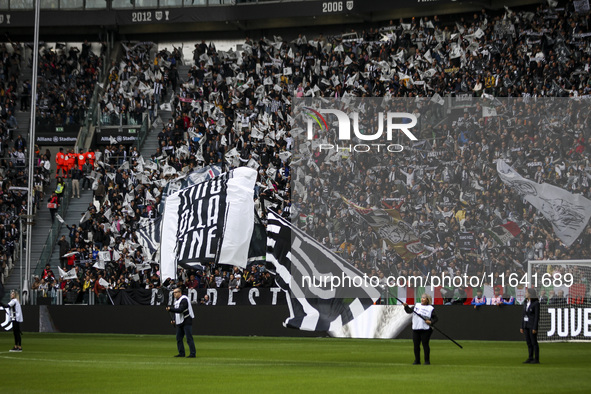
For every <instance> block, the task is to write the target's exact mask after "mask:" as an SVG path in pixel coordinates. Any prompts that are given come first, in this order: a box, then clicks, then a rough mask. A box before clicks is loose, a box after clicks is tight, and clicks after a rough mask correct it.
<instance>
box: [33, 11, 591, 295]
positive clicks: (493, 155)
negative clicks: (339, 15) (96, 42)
mask: <svg viewBox="0 0 591 394" xmlns="http://www.w3.org/2000/svg"><path fill="white" fill-rule="evenodd" d="M588 19H589V15H588V14H576V13H574V12H573V10H572V9H570V8H567V9H555V8H551V7H548V6H539V7H538V8H536V9H531V10H528V11H519V12H512V11H510V10H506V12H505V13H504V14H498V15H494V16H493V15H488V14H487V12H486V11H484V10H483V11H482V12H480V13H477V14H474V15H473V17H471V18H461V19H460V20H459V21H458V22H457V23H452V24H450V23H443V22H442V21H440V20H439V18H438V17H436V16H435V17H432V18H422V19H418V18H417V19H415V18H413V19H412V20H411V21H402V20H401V21H398V22H390V24H388V25H387V26H385V27H384V26H382V27H380V26H374V27H373V28H369V29H368V30H366V31H362V32H354V31H351V32H347V33H346V34H343V35H342V36H334V37H324V36H322V35H321V36H318V37H316V38H314V39H312V40H308V39H307V38H306V37H304V36H303V35H301V36H300V37H298V38H297V39H295V40H293V41H289V42H288V41H285V40H283V39H282V38H281V37H274V40H268V39H261V40H259V41H254V40H251V39H249V38H247V39H246V40H245V43H244V44H243V46H242V51H239V52H232V51H230V52H222V51H217V50H216V48H215V47H214V46H213V45H209V46H208V45H206V44H205V43H201V44H196V45H195V52H194V54H195V56H194V59H195V66H194V67H193V68H192V69H191V70H190V71H189V75H187V76H182V75H181V76H179V75H178V72H177V71H176V66H175V65H176V64H177V63H180V61H182V58H181V54H180V51H178V50H176V49H175V50H174V51H173V53H168V52H167V51H161V52H158V53H156V54H155V55H154V51H152V49H153V48H152V47H151V46H150V45H149V44H145V43H140V44H137V45H134V46H126V47H125V48H124V49H125V51H124V52H125V55H124V59H123V62H122V63H121V64H120V65H119V66H116V67H113V68H112V69H111V70H110V74H109V77H108V79H109V81H108V83H109V85H108V86H107V87H106V89H105V93H104V95H103V99H102V102H101V111H102V114H103V116H104V123H103V124H109V122H110V123H111V124H112V123H113V121H112V119H113V114H115V116H116V117H118V116H119V114H122V113H126V111H128V113H129V117H130V118H134V117H137V116H138V115H137V114H138V113H139V114H143V113H145V112H148V113H149V114H150V115H149V116H150V117H151V118H155V116H156V115H157V112H158V109H159V108H168V106H170V109H171V110H172V111H173V118H172V120H170V121H167V120H166V119H162V121H163V123H162V124H161V125H160V124H159V123H158V122H156V123H155V124H156V125H158V126H159V127H162V129H161V130H160V132H159V134H158V139H159V144H160V147H159V148H158V150H157V151H156V152H153V154H151V157H149V158H148V157H147V156H146V157H142V156H141V155H140V154H139V152H138V151H137V150H135V149H133V148H132V149H130V148H128V147H126V146H123V145H121V146H115V145H111V146H108V147H106V148H105V149H104V150H103V151H97V152H96V157H97V160H96V165H95V166H94V170H93V171H92V173H89V174H88V177H89V178H90V179H91V180H92V183H93V185H92V188H93V190H94V197H95V201H96V202H97V203H93V204H91V205H90V206H89V210H88V213H87V215H85V218H84V220H83V221H82V222H81V223H80V224H75V225H73V226H72V228H71V229H70V240H69V241H68V240H66V239H63V240H61V241H60V242H61V244H60V250H61V245H64V249H63V250H61V252H62V251H63V253H61V252H60V254H61V255H62V256H63V255H65V254H67V253H69V252H76V253H77V254H73V255H71V257H70V258H69V259H68V260H64V261H63V263H62V264H63V265H64V268H67V269H69V267H75V268H74V269H75V270H76V272H77V274H76V276H77V279H74V280H66V281H62V282H61V283H60V282H59V280H57V281H55V284H54V285H53V286H54V287H56V286H57V287H61V288H62V289H64V290H65V291H66V292H68V291H70V292H73V293H72V294H78V295H76V296H75V297H74V296H72V298H71V300H75V299H78V298H79V297H80V290H82V291H84V290H86V289H89V288H92V289H94V291H95V292H96V293H97V295H100V294H104V286H101V285H100V284H99V279H104V280H106V281H107V282H108V283H109V286H111V287H113V288H128V287H134V288H140V287H142V288H158V287H162V286H165V287H166V286H172V285H173V284H172V283H170V281H165V283H161V281H160V279H159V278H158V275H157V273H158V266H157V264H155V263H154V262H153V261H154V256H153V255H152V253H151V252H149V251H148V250H147V249H148V248H147V247H146V244H145V243H143V242H142V240H140V239H138V230H139V229H140V228H142V227H143V226H144V225H145V224H146V223H147V222H148V221H150V220H152V219H155V218H158V217H159V216H160V211H159V208H158V207H159V205H160V202H161V198H162V195H163V193H165V192H166V185H167V183H169V182H170V181H174V179H175V178H177V177H178V176H179V175H180V174H181V173H183V172H187V171H192V170H196V169H199V168H202V167H203V166H206V165H216V164H217V165H220V166H222V169H224V170H225V169H228V168H232V167H237V166H242V165H246V166H250V167H253V168H255V169H257V170H258V171H259V178H258V180H257V186H256V189H255V197H256V204H257V209H258V213H259V215H260V216H261V217H262V218H263V219H264V217H265V210H266V208H271V209H274V210H276V211H278V212H280V213H281V214H282V215H284V216H285V217H291V218H292V219H300V220H298V223H299V224H300V226H301V227H302V228H306V230H307V232H308V233H309V234H311V235H312V236H314V237H315V238H316V239H317V240H318V241H319V242H321V243H323V244H325V245H326V246H327V247H329V248H330V249H332V250H334V251H336V252H337V253H340V254H341V255H342V256H343V257H344V258H346V259H347V260H349V261H351V262H352V263H353V264H354V265H355V266H357V267H358V268H359V269H360V270H362V271H363V272H365V273H368V274H369V275H372V276H378V277H380V278H383V277H385V276H389V275H395V276H408V275H418V276H422V277H427V276H429V275H440V274H441V273H443V274H444V275H449V276H452V277H453V276H456V275H460V276H461V275H464V274H468V275H482V274H483V273H485V272H486V273H492V274H494V275H495V277H498V275H499V274H502V273H509V272H518V273H519V274H524V262H525V261H526V260H528V259H532V258H541V259H549V260H553V259H583V258H587V259H588V258H591V251H590V250H589V248H588V247H587V246H588V245H589V244H590V243H591V229H590V228H589V226H587V227H586V229H585V230H584V232H583V234H582V235H581V236H580V237H579V239H578V240H577V241H576V242H575V243H573V244H572V245H571V246H570V247H566V246H565V244H564V243H563V242H562V241H561V240H560V239H559V238H558V237H557V235H556V234H555V233H554V231H553V229H552V227H551V226H550V223H549V222H548V220H546V219H545V218H544V217H542V216H541V215H539V214H538V213H537V212H536V210H535V209H533V208H532V207H531V206H530V205H528V204H525V203H524V202H523V201H522V199H521V198H520V197H519V196H518V194H516V193H515V192H514V191H512V190H511V189H510V188H508V187H506V186H505V185H504V184H503V183H502V181H501V180H500V179H499V177H498V176H497V175H496V167H495V164H494V163H495V161H496V160H498V159H502V160H505V161H506V162H507V163H509V164H511V165H512V166H513V167H514V168H515V169H516V170H517V171H518V172H520V173H521V174H522V175H524V176H526V177H528V178H530V179H534V180H535V181H536V182H549V183H552V184H554V185H556V186H559V187H561V188H564V189H566V190H568V191H570V192H573V193H579V194H582V195H584V196H586V197H587V198H590V197H591V188H590V187H589V178H590V176H589V148H588V144H589V142H590V141H589V139H590V138H591V136H590V135H589V131H588V130H589V124H588V122H589V121H588V118H587V116H588V115H587V114H588V111H586V112H585V111H578V112H575V111H574V110H575V109H577V108H578V109H580V107H576V106H575V107H572V106H571V107H568V106H567V107H565V108H566V109H567V110H570V111H571V112H570V113H569V114H568V115H569V116H567V117H565V118H564V120H565V121H566V124H562V125H560V126H559V127H556V126H552V127H545V126H544V127H542V125H543V124H545V123H544V122H545V120H544V119H543V118H544V111H545V107H544V106H543V105H541V104H539V103H540V102H541V100H540V99H542V98H550V97H571V98H572V97H578V98H580V99H581V100H586V99H587V97H588V96H589V93H590V92H591V80H590V79H589V72H590V70H589V68H590V67H591V48H590V46H589V45H590V43H591V42H590V40H589V36H591V34H589V35H588V34H587V31H586V26H588ZM184 78H186V79H184ZM168 89H170V92H172V93H173V94H172V95H171V100H170V102H167V103H165V102H163V101H164V98H165V97H166V94H165V92H166V91H168ZM445 96H455V97H456V99H464V100H465V99H466V98H467V97H472V99H468V101H469V102H471V103H473V104H472V105H467V106H463V107H462V106H460V107H459V108H461V111H459V112H458V111H457V110H456V111H453V112H452V115H449V116H446V117H445V120H446V121H445V122H442V123H441V124H439V125H438V124H436V123H433V124H429V123H428V122H427V121H425V124H424V125H423V126H424V127H422V128H421V131H420V133H421V134H420V138H419V140H420V142H418V143H416V144H410V145H408V146H407V149H405V150H404V151H403V152H401V153H399V154H397V155H396V157H395V158H392V157H391V156H386V155H384V156H379V155H367V154H366V155H364V154H355V155H353V154H351V155H350V156H349V157H348V158H347V157H343V155H341V156H340V157H339V160H332V159H331V155H330V154H326V153H323V152H319V151H316V152H313V153H312V154H311V155H310V156H305V154H303V153H302V152H296V151H295V150H294V147H295V144H296V142H297V138H298V136H297V135H296V134H297V130H296V129H297V127H296V125H297V124H298V122H299V121H300V120H301V118H300V119H297V116H295V115H293V113H292V108H293V100H294V99H295V98H306V97H316V98H318V97H323V98H340V99H344V100H345V101H346V100H350V99H351V98H352V97H364V98H365V97H392V98H415V97H418V98H419V99H417V100H415V102H419V103H420V102H421V99H420V98H423V102H424V101H425V100H426V102H428V103H429V106H431V107H434V109H433V110H432V112H433V113H436V114H441V112H442V111H441V110H439V109H437V108H438V106H439V107H442V101H443V99H442V97H445ZM477 97H480V98H483V99H485V100H488V102H489V103H490V105H491V106H493V107H495V114H492V113H490V112H487V113H486V114H485V113H484V110H483V108H482V106H481V104H479V102H477V101H478V100H477V99H476V98H477ZM505 97H506V99H503V98H505ZM458 101H461V100H458ZM443 102H444V101H443ZM584 102H585V101H580V103H584ZM413 105H415V106H416V105H417V104H413ZM581 105H582V104H581ZM130 108H133V110H129V109H130ZM519 111H524V112H523V113H521V114H520V113H519ZM134 113H135V115H134ZM524 114H527V116H525V117H524ZM485 115H486V116H485ZM136 119H138V118H136ZM516 119H517V120H516ZM521 121H522V123H520V122H521ZM292 134H293V135H292ZM333 138H334V136H332V137H331V136H329V137H328V141H327V142H333ZM294 139H295V141H294ZM298 147H299V146H298ZM294 153H296V154H295V155H294ZM345 156H346V155H345ZM332 157H334V156H332ZM419 157H424V158H425V160H419ZM292 160H293V162H295V163H296V164H295V165H291V164H292ZM306 178H307V179H306ZM341 197H346V198H347V199H348V200H350V201H351V202H352V203H355V204H357V205H360V206H362V207H372V206H373V207H381V208H395V209H396V210H397V211H398V212H399V215H400V220H401V222H403V223H405V224H406V228H408V229H409V231H412V232H413V233H414V234H415V236H417V237H418V238H419V239H420V240H421V242H422V244H423V245H424V247H425V251H424V252H423V253H422V254H420V255H418V256H413V258H402V257H401V256H400V254H399V253H396V252H395V251H394V248H393V247H392V246H388V247H386V248H384V247H383V244H382V242H381V240H380V239H378V237H377V235H376V232H375V231H374V230H373V229H372V228H371V227H370V226H368V225H367V224H364V223H363V222H362V220H361V219H360V217H359V215H358V214H357V213H355V212H354V210H353V209H352V208H351V206H349V205H347V203H346V202H345V201H343V199H342V198H341ZM507 221H512V222H514V223H516V224H517V225H518V227H519V228H520V233H519V235H517V236H516V237H514V238H513V239H511V240H509V241H507V242H506V243H505V244H499V243H498V242H496V241H495V240H494V238H493V237H492V236H491V233H490V231H489V230H491V229H493V228H495V227H498V226H499V225H501V224H504V223H506V222H507ZM466 232H472V233H473V234H474V240H473V242H474V247H471V248H469V249H462V248H460V246H459V239H458V237H459V235H460V234H461V233H466ZM101 252H108V256H106V255H104V254H102V255H101ZM101 256H103V257H101ZM76 261H78V262H79V263H80V264H78V265H76V264H75V262H76ZM97 262H98V264H97ZM102 264H105V266H104V269H103V268H102ZM93 266H94V267H93ZM252 267H253V268H249V269H246V270H243V271H241V270H238V269H237V268H236V267H224V266H219V267H218V266H208V267H206V268H205V270H204V272H202V273H201V272H186V271H185V270H182V269H181V270H180V272H179V278H180V279H179V281H180V282H181V284H182V285H184V286H186V287H196V286H197V287H210V286H215V287H224V286H227V285H229V283H230V282H232V279H231V278H230V275H234V278H233V281H234V282H233V283H234V284H236V285H237V286H266V285H270V283H271V280H270V279H269V274H268V272H265V271H266V270H265V268H264V265H263V264H261V265H257V264H255V265H253V266H252ZM556 269H558V270H560V267H556ZM261 271H263V272H262V273H261ZM225 278H227V279H225ZM237 278H241V279H240V280H238V279H237ZM40 280H46V282H47V278H40ZM493 282H496V280H493ZM103 283H104V282H103ZM491 284H500V283H491ZM102 300H104V296H103V297H102Z"/></svg>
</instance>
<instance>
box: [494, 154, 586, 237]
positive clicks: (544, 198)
mask: <svg viewBox="0 0 591 394" xmlns="http://www.w3.org/2000/svg"><path fill="white" fill-rule="evenodd" d="M497 171H498V173H499V177H500V178H501V180H502V181H503V182H505V183H506V184H507V185H508V186H509V187H511V188H512V189H513V190H514V191H515V192H517V193H519V194H520V195H521V196H522V197H523V198H524V199H525V200H526V201H527V202H529V203H530V204H531V205H533V206H534V207H535V208H536V209H537V210H538V211H540V212H541V213H542V215H544V217H545V218H546V219H547V220H548V221H549V222H550V223H551V224H552V228H554V232H555V233H556V235H557V236H558V238H560V240H561V241H562V242H564V244H565V245H566V246H570V245H572V243H573V242H575V240H576V239H577V238H578V237H579V235H580V234H581V232H582V231H583V230H584V229H585V226H586V225H587V223H588V222H589V218H590V217H591V201H589V200H588V199H586V198H585V197H583V196H582V195H580V194H572V193H569V192H568V191H566V190H564V189H561V188H559V187H557V186H554V185H550V184H548V183H541V184H539V183H536V182H534V181H530V180H529V179H526V178H524V177H522V176H521V175H519V173H518V172H517V171H515V170H514V169H513V168H511V167H510V166H509V165H507V163H505V162H504V161H503V160H497Z"/></svg>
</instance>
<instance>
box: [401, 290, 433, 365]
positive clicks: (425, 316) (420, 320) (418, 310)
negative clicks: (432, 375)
mask: <svg viewBox="0 0 591 394" xmlns="http://www.w3.org/2000/svg"><path fill="white" fill-rule="evenodd" d="M403 305H404V310H405V311H406V313H412V314H413V315H412V342H413V344H414V351H415V361H414V362H413V365H419V364H420V363H421V343H422V344H423V351H424V352H425V365H430V364H431V357H430V356H431V349H430V348H429V339H431V334H432V333H433V329H432V328H431V325H432V324H435V323H436V322H437V320H439V319H438V318H437V315H435V310H434V308H433V305H431V296H429V295H428V294H426V293H424V294H423V295H422V296H421V302H420V303H417V304H416V305H414V306H409V305H408V304H407V303H404V304H403Z"/></svg>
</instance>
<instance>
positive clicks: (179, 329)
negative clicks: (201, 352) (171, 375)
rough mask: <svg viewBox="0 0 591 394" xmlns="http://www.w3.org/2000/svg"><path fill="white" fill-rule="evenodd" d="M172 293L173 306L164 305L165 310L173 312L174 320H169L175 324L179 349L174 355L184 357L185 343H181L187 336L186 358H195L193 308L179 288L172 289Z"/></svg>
mask: <svg viewBox="0 0 591 394" xmlns="http://www.w3.org/2000/svg"><path fill="white" fill-rule="evenodd" d="M173 294H174V306H173V307H172V308H171V307H169V306H167V307H166V310H167V311H169V312H173V313H174V320H173V321H172V322H171V323H173V324H175V325H176V345H177V348H178V350H179V354H177V355H176V356H175V357H185V345H184V344H183V338H184V337H185V336H186V337H187V345H189V352H190V353H189V355H188V356H187V357H188V358H195V353H196V351H195V342H194V341H193V333H192V330H193V318H194V317H195V314H194V313H193V308H192V307H191V302H190V301H189V297H187V296H186V295H183V293H182V292H181V289H180V288H179V287H177V288H176V289H174V290H173Z"/></svg>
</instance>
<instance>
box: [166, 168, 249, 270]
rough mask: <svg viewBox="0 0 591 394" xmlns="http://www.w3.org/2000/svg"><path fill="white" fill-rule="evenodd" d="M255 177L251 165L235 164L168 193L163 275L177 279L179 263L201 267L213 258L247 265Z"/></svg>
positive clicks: (233, 263) (226, 262) (222, 262)
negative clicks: (228, 170) (209, 177)
mask: <svg viewBox="0 0 591 394" xmlns="http://www.w3.org/2000/svg"><path fill="white" fill-rule="evenodd" d="M256 177H257V172H256V171H255V170H253V169H251V168H247V167H241V168H236V169H234V170H232V171H230V172H227V173H224V174H221V175H219V176H216V177H215V178H213V179H210V180H208V181H205V182H202V183H198V184H196V185H193V186H189V187H187V188H185V189H182V190H179V191H178V192H176V193H174V194H171V195H170V196H168V197H167V198H166V203H165V207H164V217H163V219H162V220H163V223H162V243H161V249H160V255H161V257H160V271H161V277H162V280H166V279H167V278H171V279H176V271H177V266H178V265H179V264H180V265H181V266H184V267H186V268H198V267H199V266H201V264H203V263H211V262H213V263H217V264H230V265H237V266H239V267H242V268H246V264H247V259H248V247H249V244H250V238H251V236H252V230H253V226H254V200H253V197H254V184H255V181H256Z"/></svg>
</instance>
